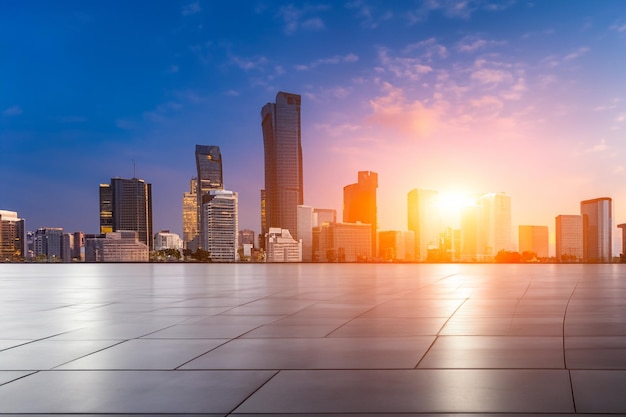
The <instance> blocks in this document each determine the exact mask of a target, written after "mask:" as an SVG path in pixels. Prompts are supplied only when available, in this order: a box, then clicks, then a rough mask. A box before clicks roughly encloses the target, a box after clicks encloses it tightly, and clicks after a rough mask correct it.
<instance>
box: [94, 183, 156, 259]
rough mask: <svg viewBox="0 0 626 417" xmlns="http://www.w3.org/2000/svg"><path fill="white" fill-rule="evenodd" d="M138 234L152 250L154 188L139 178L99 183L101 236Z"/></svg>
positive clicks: (140, 239)
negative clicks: (120, 233) (108, 234)
mask: <svg viewBox="0 0 626 417" xmlns="http://www.w3.org/2000/svg"><path fill="white" fill-rule="evenodd" d="M122 230H123V231H135V232H137V235H138V237H139V241H141V242H143V243H145V244H146V245H148V247H149V248H150V250H152V248H153V246H154V245H153V234H152V185H151V184H148V183H146V182H145V181H144V180H141V179H138V178H132V179H123V178H111V183H110V184H100V233H101V234H105V233H110V232H117V231H122Z"/></svg>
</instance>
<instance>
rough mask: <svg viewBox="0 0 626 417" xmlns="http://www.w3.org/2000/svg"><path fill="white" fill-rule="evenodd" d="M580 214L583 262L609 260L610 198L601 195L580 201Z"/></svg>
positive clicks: (610, 251)
mask: <svg viewBox="0 0 626 417" xmlns="http://www.w3.org/2000/svg"><path fill="white" fill-rule="evenodd" d="M580 214H581V215H582V217H583V262H590V263H603V262H611V260H612V257H613V255H612V252H613V251H612V249H613V248H612V246H613V241H612V234H611V232H612V229H613V213H612V200H611V199H610V198H609V197H601V198H594V199H592V200H585V201H581V202H580Z"/></svg>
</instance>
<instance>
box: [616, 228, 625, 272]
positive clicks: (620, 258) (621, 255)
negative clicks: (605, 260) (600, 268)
mask: <svg viewBox="0 0 626 417" xmlns="http://www.w3.org/2000/svg"><path fill="white" fill-rule="evenodd" d="M617 227H618V228H620V229H622V253H620V255H619V261H620V263H626V223H622V224H618V225H617Z"/></svg>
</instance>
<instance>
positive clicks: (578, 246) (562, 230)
mask: <svg viewBox="0 0 626 417" xmlns="http://www.w3.org/2000/svg"><path fill="white" fill-rule="evenodd" d="M555 226H556V228H555V231H556V233H555V235H556V254H555V255H556V259H557V261H559V262H580V261H582V259H583V218H582V216H581V215H579V214H561V215H558V216H556V218H555Z"/></svg>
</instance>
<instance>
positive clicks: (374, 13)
mask: <svg viewBox="0 0 626 417" xmlns="http://www.w3.org/2000/svg"><path fill="white" fill-rule="evenodd" d="M346 8H348V9H354V10H356V16H357V18H358V19H359V20H360V21H361V26H362V27H364V28H367V29H376V28H377V27H378V26H379V25H380V24H381V23H382V22H385V21H387V20H389V19H391V18H392V17H393V13H392V12H390V11H385V12H381V13H379V12H378V10H377V9H376V8H375V7H373V6H371V5H369V4H366V3H365V2H364V1H362V0H356V1H352V2H349V3H347V4H346Z"/></svg>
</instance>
